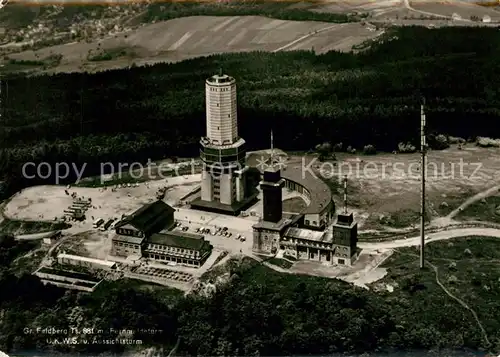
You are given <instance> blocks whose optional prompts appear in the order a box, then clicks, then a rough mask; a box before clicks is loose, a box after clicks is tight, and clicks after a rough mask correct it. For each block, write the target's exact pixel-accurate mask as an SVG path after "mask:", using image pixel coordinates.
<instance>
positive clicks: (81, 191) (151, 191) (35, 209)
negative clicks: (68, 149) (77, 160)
mask: <svg viewBox="0 0 500 357" xmlns="http://www.w3.org/2000/svg"><path fill="white" fill-rule="evenodd" d="M199 181H200V175H192V176H178V177H172V178H168V179H167V180H166V181H165V180H154V181H149V182H147V183H141V184H140V185H139V186H138V187H126V188H119V189H117V190H116V191H115V192H113V191H112V190H111V188H110V187H109V188H107V189H103V188H90V187H72V188H70V189H69V190H68V191H69V193H73V192H75V193H76V194H77V195H78V197H83V198H84V199H88V198H91V199H92V205H93V207H91V208H90V209H89V210H88V211H87V212H86V218H87V219H86V220H85V221H84V222H77V223H74V224H73V227H72V228H70V229H69V231H70V232H71V233H78V232H83V231H86V230H90V229H91V228H92V223H93V219H92V217H94V219H97V218H103V219H105V220H107V219H111V218H116V219H119V218H121V215H122V214H129V213H131V212H133V211H135V210H136V209H138V208H140V207H141V206H142V205H144V204H146V203H150V202H153V201H155V200H156V192H157V190H158V188H160V187H165V186H166V187H167V188H168V189H167V192H166V196H165V202H166V203H168V204H170V205H172V206H173V205H176V204H177V203H178V202H179V200H180V199H181V198H182V197H184V196H185V195H186V194H188V193H189V192H191V191H192V190H194V189H195V188H196V186H197V185H199ZM65 189H66V187H64V186H35V187H30V188H27V189H25V190H22V191H20V192H18V193H17V194H16V195H14V196H13V197H12V198H11V200H10V202H9V203H8V204H7V205H6V206H5V210H4V214H5V215H6V216H7V217H10V218H13V219H20V220H46V221H54V220H55V219H61V218H62V216H63V215H64V210H65V209H68V207H70V206H71V203H72V201H73V200H72V198H71V196H69V195H66V194H65V192H64V191H65ZM94 207H95V208H94Z"/></svg>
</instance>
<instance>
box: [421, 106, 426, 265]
mask: <svg viewBox="0 0 500 357" xmlns="http://www.w3.org/2000/svg"><path fill="white" fill-rule="evenodd" d="M424 106H425V98H422V104H421V105H420V152H421V154H422V159H421V160H422V161H421V162H422V165H421V167H420V170H421V175H422V198H421V207H420V269H423V268H424V264H425V255H424V247H425V171H426V170H425V168H426V165H425V154H426V150H427V145H426V143H425V111H424Z"/></svg>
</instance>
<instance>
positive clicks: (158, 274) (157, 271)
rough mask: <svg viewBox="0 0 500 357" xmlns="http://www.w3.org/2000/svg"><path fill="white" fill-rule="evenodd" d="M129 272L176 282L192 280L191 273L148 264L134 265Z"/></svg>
mask: <svg viewBox="0 0 500 357" xmlns="http://www.w3.org/2000/svg"><path fill="white" fill-rule="evenodd" d="M131 272H132V273H134V274H141V275H147V276H151V277H155V278H159V279H167V280H174V281H178V282H186V283H188V282H191V281H192V280H193V275H191V274H189V273H186V272H182V271H175V270H170V269H161V268H156V267H150V266H139V267H134V268H132V269H131Z"/></svg>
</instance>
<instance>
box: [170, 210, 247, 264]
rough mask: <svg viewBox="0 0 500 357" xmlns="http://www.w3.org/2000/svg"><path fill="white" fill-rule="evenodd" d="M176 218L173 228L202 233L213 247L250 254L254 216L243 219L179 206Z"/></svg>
mask: <svg viewBox="0 0 500 357" xmlns="http://www.w3.org/2000/svg"><path fill="white" fill-rule="evenodd" d="M176 218H177V219H176V221H177V223H178V226H177V227H176V228H174V229H175V230H180V231H184V232H189V233H195V234H196V233H197V234H202V235H204V236H205V239H206V240H208V241H209V242H210V243H211V244H212V245H213V246H214V247H215V248H219V249H224V250H227V251H229V252H231V253H245V254H251V251H252V237H253V231H252V225H254V224H255V223H257V219H255V217H248V218H245V219H243V218H239V217H230V216H221V215H217V214H212V213H207V212H202V211H195V210H189V209H182V208H180V209H179V212H178V213H177V212H176Z"/></svg>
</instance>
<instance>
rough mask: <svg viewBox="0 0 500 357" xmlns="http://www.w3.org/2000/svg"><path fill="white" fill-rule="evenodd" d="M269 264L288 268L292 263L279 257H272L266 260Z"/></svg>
mask: <svg viewBox="0 0 500 357" xmlns="http://www.w3.org/2000/svg"><path fill="white" fill-rule="evenodd" d="M268 262H269V263H270V264H273V265H276V266H278V267H280V268H283V269H290V268H291V267H292V265H293V263H290V262H289V261H288V260H285V259H280V258H272V259H269V261H268Z"/></svg>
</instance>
